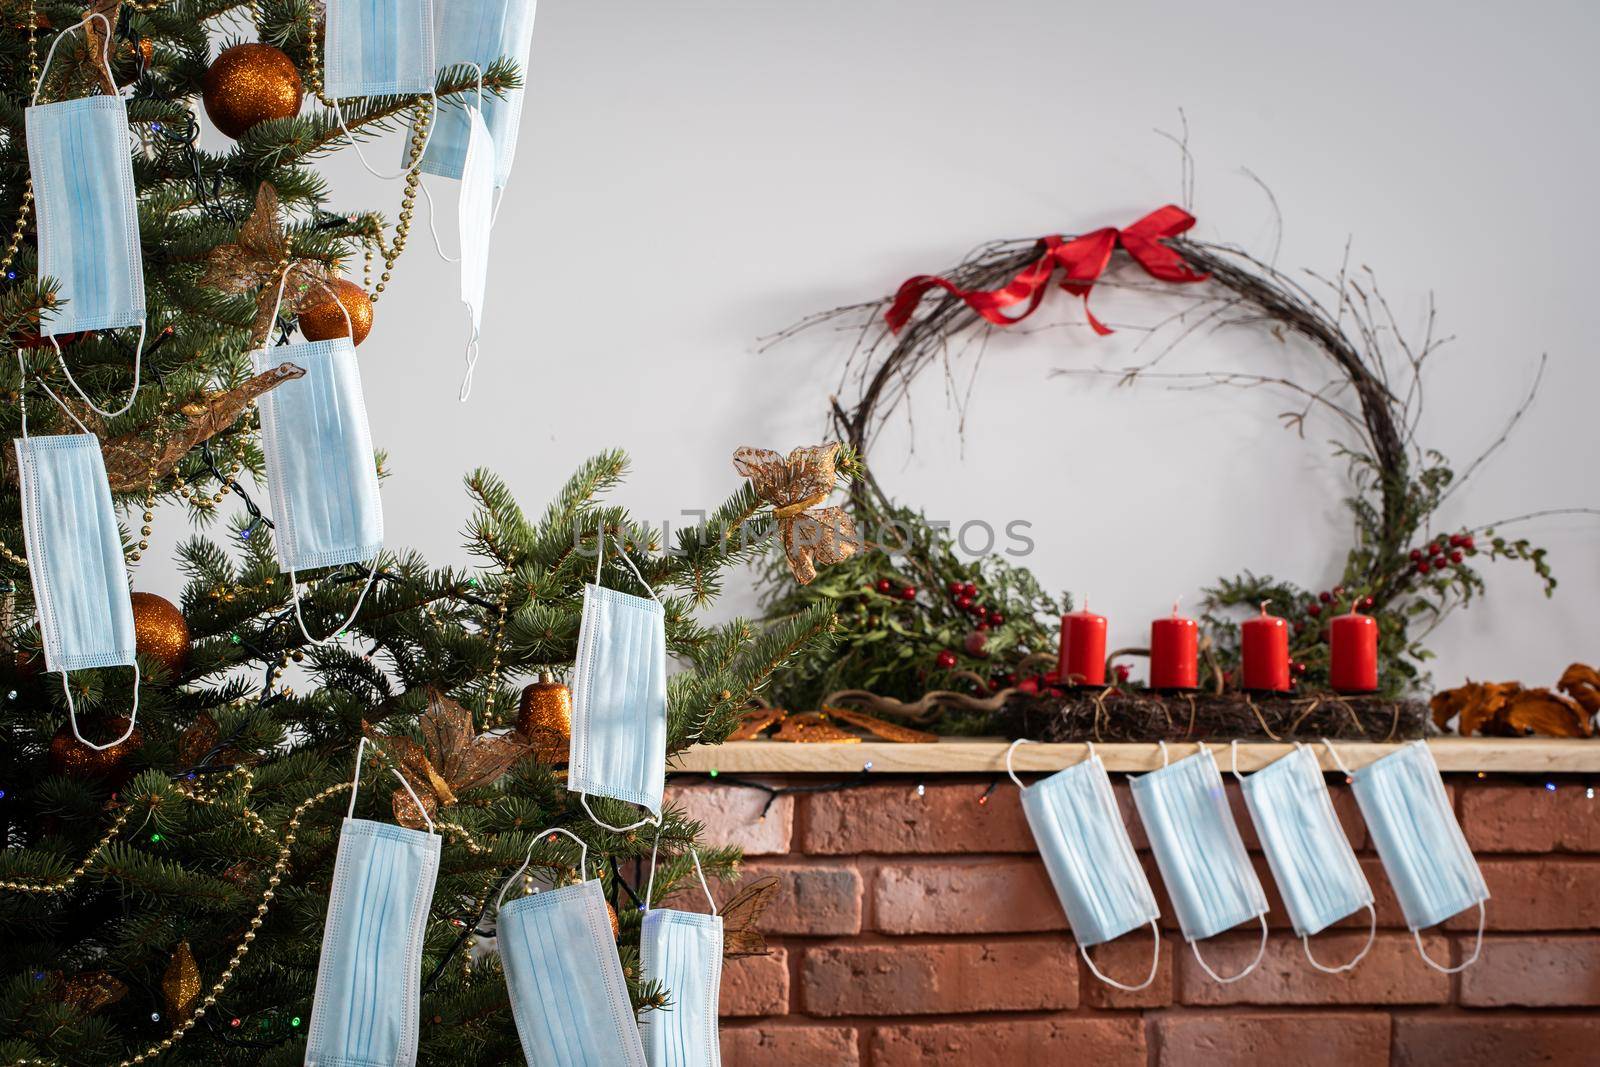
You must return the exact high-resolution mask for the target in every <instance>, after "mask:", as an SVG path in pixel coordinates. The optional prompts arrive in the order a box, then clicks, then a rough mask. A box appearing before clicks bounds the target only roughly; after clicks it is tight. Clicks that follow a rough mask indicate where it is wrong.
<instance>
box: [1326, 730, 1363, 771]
mask: <svg viewBox="0 0 1600 1067" xmlns="http://www.w3.org/2000/svg"><path fill="white" fill-rule="evenodd" d="M1322 746H1323V747H1324V748H1326V749H1327V750H1328V755H1330V756H1332V757H1333V765H1334V766H1335V767H1338V768H1339V769H1340V770H1341V771H1343V772H1344V776H1345V777H1346V778H1351V779H1353V778H1355V772H1354V771H1352V770H1351V769H1350V768H1349V767H1346V766H1345V764H1344V760H1342V759H1340V758H1339V750H1338V749H1336V748H1334V747H1333V742H1332V741H1329V740H1328V739H1327V738H1326V737H1324V738H1323V739H1322Z"/></svg>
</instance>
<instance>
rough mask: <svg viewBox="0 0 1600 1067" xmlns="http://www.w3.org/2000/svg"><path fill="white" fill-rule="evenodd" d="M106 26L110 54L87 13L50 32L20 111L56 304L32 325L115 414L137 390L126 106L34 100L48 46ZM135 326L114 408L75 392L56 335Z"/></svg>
mask: <svg viewBox="0 0 1600 1067" xmlns="http://www.w3.org/2000/svg"><path fill="white" fill-rule="evenodd" d="M94 20H98V21H99V22H100V23H103V24H104V25H105V33H104V34H103V35H101V37H100V43H101V47H100V48H99V49H98V50H97V51H98V53H99V55H98V58H99V59H100V61H101V62H102V63H103V64H105V70H106V74H107V78H108V83H107V84H114V81H113V80H109V79H110V75H111V63H110V59H109V58H108V56H107V53H106V50H107V49H108V48H109V47H110V44H109V42H110V39H111V23H110V21H109V20H108V19H107V18H106V16H104V15H102V14H99V13H93V14H91V15H89V16H88V18H85V19H84V20H83V21H82V22H78V23H75V24H73V25H72V26H69V27H67V29H66V30H64V31H63V32H61V33H60V34H57V35H56V39H55V40H54V41H53V42H51V45H50V50H49V51H48V52H46V53H45V57H44V64H43V65H42V66H41V68H40V70H39V86H38V88H37V89H35V90H34V94H33V100H32V103H31V104H30V106H29V107H28V108H27V111H26V112H25V116H24V121H25V124H26V126H27V140H28V173H29V174H30V176H31V177H32V178H33V193H34V203H35V205H36V207H37V211H38V231H39V233H38V244H39V279H40V281H41V282H42V281H43V280H44V279H45V278H54V279H56V280H57V281H58V282H59V283H60V288H59V289H58V290H57V292H56V298H57V301H58V306H57V307H56V309H55V313H54V314H53V315H51V316H50V317H49V319H48V320H47V321H43V322H41V323H40V324H39V334H40V336H42V337H46V338H48V339H49V341H50V344H51V345H52V346H53V347H54V348H55V350H56V357H57V358H58V359H60V360H61V369H62V371H63V372H64V373H65V374H66V376H67V381H68V382H69V383H70V384H71V385H72V388H73V389H74V390H75V391H76V392H77V394H78V396H80V397H82V399H83V402H84V403H85V404H87V405H89V407H90V408H91V409H93V410H94V411H96V412H98V413H99V414H101V415H103V416H105V417H107V418H114V417H115V416H117V415H121V414H123V413H124V412H126V411H127V410H128V409H129V408H131V407H133V401H134V398H135V397H136V396H138V395H139V371H140V360H141V359H142V358H143V354H144V338H145V308H144V258H143V253H142V251H141V249H140V245H139V212H138V207H137V204H136V201H135V197H134V187H133V151H134V149H135V148H136V147H137V144H136V142H135V141H134V139H133V137H132V134H131V133H130V132H129V128H128V108H127V105H126V104H125V103H124V102H123V99H122V97H120V96H114V95H113V96H90V97H85V98H83V99H79V100H62V101H59V102H57V103H54V104H41V103H39V92H40V90H41V89H43V88H44V84H45V76H46V75H47V74H48V73H49V70H50V61H51V59H52V58H54V56H55V52H56V48H57V47H58V46H59V45H60V44H61V42H62V41H63V40H65V39H66V38H67V37H68V36H69V34H70V33H71V32H72V31H73V30H76V29H84V30H85V33H86V34H87V27H88V25H89V23H90V22H91V21H94ZM134 325H137V326H138V327H139V340H138V343H137V345H136V346H135V348H134V353H133V391H132V392H131V393H129V394H128V401H127V403H125V404H123V405H122V407H120V408H118V409H117V410H115V411H106V410H104V409H102V408H100V407H98V406H97V405H96V404H95V403H94V401H92V400H90V399H89V397H88V396H87V395H86V394H85V393H84V391H83V389H82V388H81V387H80V386H79V385H78V383H77V381H76V380H75V379H74V378H73V377H72V371H71V370H70V369H69V368H68V367H67V362H66V359H65V357H63V356H62V355H61V345H60V342H58V341H57V340H56V337H57V335H59V334H66V333H77V332H80V331H84V330H108V329H117V328H120V327H124V326H134Z"/></svg>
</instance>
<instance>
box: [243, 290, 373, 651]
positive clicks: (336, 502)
mask: <svg viewBox="0 0 1600 1067" xmlns="http://www.w3.org/2000/svg"><path fill="white" fill-rule="evenodd" d="M285 279H287V275H285ZM282 291H283V289H282V284H281V282H280V285H279V296H280V301H281V296H282ZM275 320H276V315H274V321H275ZM347 320H348V316H347ZM252 363H253V366H254V370H255V373H257V374H262V373H265V372H266V371H268V370H271V369H272V368H274V367H276V366H278V365H280V364H282V363H292V364H294V365H295V366H297V367H300V368H301V369H303V370H304V371H305V372H306V373H305V376H304V377H301V378H295V379H291V380H289V381H286V382H284V383H283V384H281V385H279V386H277V387H276V388H274V389H272V390H270V391H268V392H267V393H265V394H263V395H262V397H261V399H260V400H259V401H258V402H257V403H258V406H259V408H260V411H261V450H262V453H263V454H264V455H265V457H266V467H267V487H268V490H269V493H270V495H271V498H272V511H273V519H272V521H273V537H274V543H275V544H276V546H277V552H278V565H279V566H280V567H282V568H283V569H284V570H285V571H287V572H288V573H289V581H290V583H291V586H292V592H293V597H294V608H295V617H296V618H297V619H300V629H301V632H302V633H303V634H305V637H306V639H307V640H308V641H313V642H315V641H317V640H318V639H316V638H313V637H311V635H310V634H309V633H305V622H304V620H303V619H302V618H301V614H300V587H299V582H298V578H297V572H298V571H303V570H311V569H313V568H317V567H335V566H340V565H342V564H346V563H359V562H366V561H371V570H370V571H369V573H368V575H367V585H366V586H365V587H363V589H362V592H361V597H360V598H358V599H357V601H356V605H355V608H354V609H353V610H352V611H351V613H350V618H349V619H346V620H345V622H344V623H343V624H342V625H341V626H340V627H339V629H340V630H342V629H343V628H344V626H347V625H349V623H350V621H351V620H353V619H354V618H355V615H356V613H357V612H359V611H360V610H361V603H362V600H363V599H364V598H365V597H366V592H367V589H369V588H371V584H372V578H373V575H374V574H375V573H376V571H377V565H378V553H379V550H380V549H382V547H383V508H382V506H381V504H380V502H379V498H378V468H377V461H376V459H375V457H374V455H373V451H372V436H371V433H370V432H369V430H368V427H367V409H366V404H365V402H364V401H363V399H362V396H361V374H360V371H359V370H358V369H357V366H356V353H355V348H354V346H353V345H352V344H351V343H350V339H349V338H348V337H339V338H334V339H333V340H329V341H315V342H312V343H309V344H293V345H279V346H277V347H276V348H263V349H260V350H258V351H257V352H255V353H253V355H252ZM336 632H337V631H336Z"/></svg>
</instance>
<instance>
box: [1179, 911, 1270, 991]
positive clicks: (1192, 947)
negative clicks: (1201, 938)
mask: <svg viewBox="0 0 1600 1067" xmlns="http://www.w3.org/2000/svg"><path fill="white" fill-rule="evenodd" d="M1256 918H1257V919H1260V920H1261V947H1260V948H1258V949H1256V958H1255V959H1253V960H1251V961H1250V966H1248V967H1246V968H1245V969H1244V970H1242V971H1240V972H1239V973H1238V974H1235V975H1232V976H1230V977H1228V978H1224V977H1222V976H1221V975H1219V974H1218V973H1217V972H1216V971H1213V970H1212V969H1211V965H1210V964H1208V963H1207V962H1206V958H1205V957H1204V956H1202V955H1200V942H1198V941H1190V942H1189V951H1191V952H1193V953H1194V958H1195V961H1196V962H1198V963H1199V964H1200V969H1201V970H1203V971H1205V972H1206V973H1207V974H1209V975H1210V976H1211V978H1212V980H1213V981H1215V982H1217V983H1218V984H1219V985H1232V984H1233V983H1234V982H1237V981H1239V980H1240V979H1241V978H1244V977H1245V976H1246V975H1248V974H1249V973H1250V972H1251V971H1253V970H1255V969H1256V968H1257V967H1259V966H1261V961H1262V959H1263V958H1265V957H1266V954H1267V914H1266V912H1262V913H1261V914H1260V915H1257V916H1256Z"/></svg>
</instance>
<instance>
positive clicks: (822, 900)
mask: <svg viewBox="0 0 1600 1067" xmlns="http://www.w3.org/2000/svg"><path fill="white" fill-rule="evenodd" d="M769 875H775V876H776V877H777V879H778V882H779V892H778V897H777V899H776V900H774V901H773V902H772V905H771V906H770V907H769V908H768V909H767V911H766V913H765V914H764V915H762V917H761V922H760V924H759V925H760V927H761V930H762V932H763V933H768V934H792V935H799V936H810V937H818V936H839V935H845V934H859V933H860V932H861V872H860V871H858V870H856V869H855V868H854V867H814V866H804V865H799V864H793V863H774V862H771V861H757V862H755V863H747V864H745V867H744V882H745V883H748V882H749V881H750V880H751V879H754V878H766V877H767V876H769Z"/></svg>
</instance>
